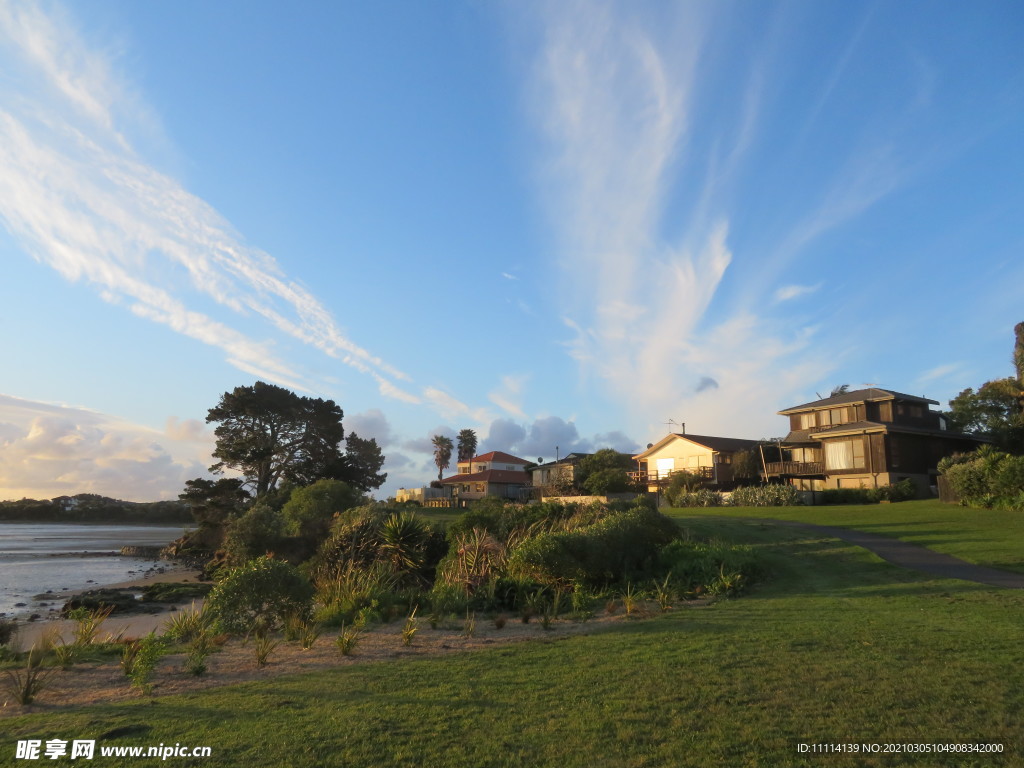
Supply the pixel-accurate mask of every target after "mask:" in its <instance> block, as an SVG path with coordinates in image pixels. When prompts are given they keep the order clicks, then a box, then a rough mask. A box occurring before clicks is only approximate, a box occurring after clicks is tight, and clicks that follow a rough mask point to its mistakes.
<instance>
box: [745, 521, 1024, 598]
mask: <svg viewBox="0 0 1024 768" xmlns="http://www.w3.org/2000/svg"><path fill="white" fill-rule="evenodd" d="M756 519H758V520H761V521H763V522H765V523H773V524H775V525H782V526H786V527H787V528H805V529H809V530H812V531H816V532H818V533H820V534H822V535H824V536H831V537H832V538H836V539H842V540H843V541H848V542H850V543H851V544H856V545H857V546H858V547H864V549H867V550H870V551H871V552H874V553H875V554H876V555H878V556H879V557H880V558H882V559H883V560H885V561H887V562H890V563H892V564H893V565H898V566H900V567H901V568H907V569H909V570H912V571H922V572H923V573H928V574H931V575H932V576H938V577H940V578H943V579H961V580H963V581H973V582H975V583H976V584H985V585H987V586H990V587H1001V588H1003V589H1024V574H1021V573H1013V572H1011V571H1000V570H998V569H997V568H986V567H985V566H983V565H974V564H973V563H968V562H966V561H964V560H961V559H959V558H956V557H953V556H952V555H944V554H942V553H941V552H936V551H935V550H932V549H928V548H927V547H922V546H920V545H918V544H911V543H909V542H906V541H900V540H899V539H893V538H890V537H888V536H882V535H880V534H877V533H865V532H864V531H855V530H852V529H850V528H837V527H835V526H832V525H815V524H813V523H798V522H794V521H791V520H773V519H767V518H756Z"/></svg>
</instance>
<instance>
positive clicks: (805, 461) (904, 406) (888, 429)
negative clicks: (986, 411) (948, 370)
mask: <svg viewBox="0 0 1024 768" xmlns="http://www.w3.org/2000/svg"><path fill="white" fill-rule="evenodd" d="M932 405H938V402H937V401H936V400H929V399H928V398H925V397H918V396H917V395H908V394H904V393H902V392H896V391H894V390H890V389H879V388H877V387H871V388H869V389H858V390H854V391H852V392H842V393H839V394H835V395H832V396H830V397H825V398H821V399H820V400H814V401H812V402H809V403H804V404H802V405H795V406H793V407H792V408H786V409H785V410H782V411H779V415H781V416H787V417H789V427H790V431H789V434H788V435H786V438H785V439H784V440H783V441H782V446H781V447H782V450H783V457H782V458H783V461H779V462H771V463H768V464H766V466H765V469H766V471H767V475H768V477H769V478H777V479H781V480H783V481H785V482H788V483H790V484H791V485H795V486H796V487H797V488H800V489H801V490H808V491H815V490H825V489H827V488H861V487H863V488H877V487H880V486H884V485H889V484H892V483H897V482H900V481H902V480H907V479H910V480H912V481H913V482H914V483H915V485H917V487H918V490H919V493H920V495H922V496H923V495H928V494H929V492H930V489H931V486H933V485H935V482H936V481H935V478H936V476H937V475H938V470H937V469H936V467H937V465H938V462H939V459H941V458H943V457H944V456H949V455H951V454H953V453H957V452H965V451H972V450H974V449H975V448H977V447H978V445H979V444H980V441H979V440H978V439H977V438H976V437H973V436H971V435H964V434H960V433H958V432H951V431H949V430H948V429H947V428H946V422H945V418H944V417H943V416H942V414H940V413H938V412H936V411H933V410H931V408H930V406H932Z"/></svg>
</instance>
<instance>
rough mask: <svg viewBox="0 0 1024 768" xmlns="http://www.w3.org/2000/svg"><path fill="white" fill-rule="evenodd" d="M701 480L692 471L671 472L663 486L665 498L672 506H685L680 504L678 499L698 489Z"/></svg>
mask: <svg viewBox="0 0 1024 768" xmlns="http://www.w3.org/2000/svg"><path fill="white" fill-rule="evenodd" d="M702 482H703V481H702V480H701V478H700V477H699V476H697V475H695V474H693V473H692V472H673V473H672V476H671V477H669V479H668V485H667V486H666V488H665V498H666V499H668V503H669V504H670V505H672V506H673V507H681V506H686V505H685V504H680V503H679V500H680V499H681V498H682V497H683V496H685V495H686V494H690V493H695V492H697V491H699V490H700V486H701V483H702Z"/></svg>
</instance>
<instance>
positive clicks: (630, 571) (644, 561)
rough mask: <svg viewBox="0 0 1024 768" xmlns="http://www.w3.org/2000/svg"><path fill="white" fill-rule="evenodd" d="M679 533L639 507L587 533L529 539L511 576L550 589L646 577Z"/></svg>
mask: <svg viewBox="0 0 1024 768" xmlns="http://www.w3.org/2000/svg"><path fill="white" fill-rule="evenodd" d="M678 533H679V529H678V528H677V527H676V525H675V524H674V523H673V522H672V521H671V520H670V519H669V518H667V517H665V516H664V515H662V514H660V513H658V512H654V511H652V510H650V509H648V508H646V507H643V506H637V507H634V508H632V509H630V510H628V511H627V512H621V513H617V514H611V515H609V516H608V517H605V518H603V519H602V520H599V521H598V522H596V523H594V524H593V525H590V526H587V527H586V528H580V529H577V530H575V531H564V532H556V533H544V534H540V535H538V536H534V537H531V538H528V539H526V540H525V541H523V542H522V543H521V544H520V545H519V546H518V547H517V548H516V550H515V551H514V552H513V553H512V556H511V557H510V558H509V570H510V572H511V573H512V574H513V575H517V576H519V577H522V578H530V579H535V580H537V581H540V582H542V583H546V584H569V583H572V582H575V581H585V582H588V583H591V584H602V583H613V582H619V581H623V580H625V579H627V578H631V577H632V576H634V575H636V574H638V573H642V572H643V571H644V570H645V569H646V568H647V567H648V566H649V565H650V563H651V562H652V561H653V559H654V557H655V556H656V555H657V552H658V550H659V549H660V548H661V547H663V546H665V545H666V544H667V543H668V542H670V541H671V540H672V539H673V538H675V537H676V536H677V535H678Z"/></svg>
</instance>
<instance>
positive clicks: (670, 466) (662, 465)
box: [657, 459, 676, 477]
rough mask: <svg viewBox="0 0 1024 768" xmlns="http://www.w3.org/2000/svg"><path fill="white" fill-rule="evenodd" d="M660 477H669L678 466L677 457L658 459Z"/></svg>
mask: <svg viewBox="0 0 1024 768" xmlns="http://www.w3.org/2000/svg"><path fill="white" fill-rule="evenodd" d="M657 464H658V477H668V476H669V475H670V474H672V472H673V470H675V468H676V460H675V459H658V460H657Z"/></svg>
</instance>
